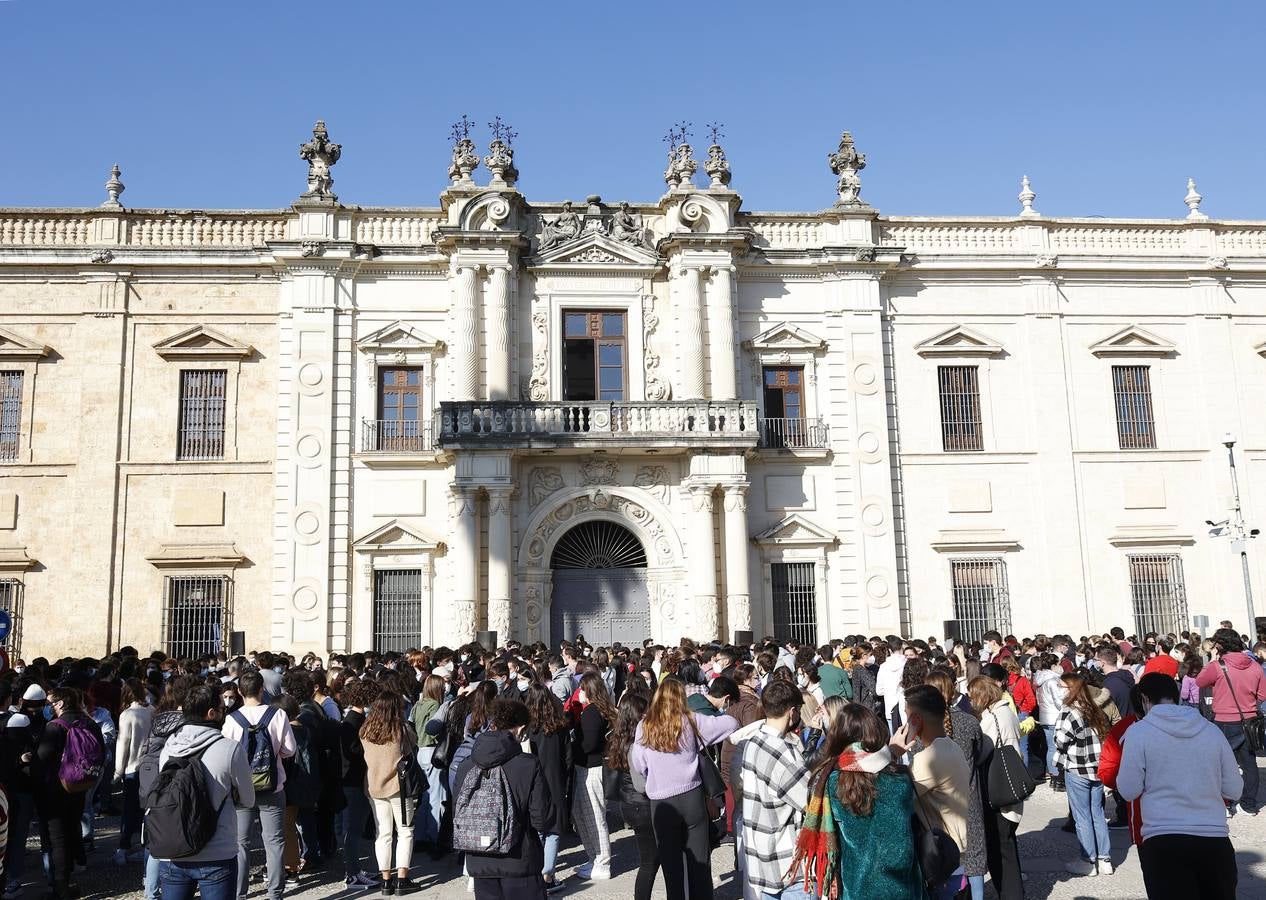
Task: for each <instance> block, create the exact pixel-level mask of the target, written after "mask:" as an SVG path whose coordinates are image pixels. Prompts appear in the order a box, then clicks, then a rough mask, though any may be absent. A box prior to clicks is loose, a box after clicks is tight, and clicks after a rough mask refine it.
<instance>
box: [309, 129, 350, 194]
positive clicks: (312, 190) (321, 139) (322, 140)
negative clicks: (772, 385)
mask: <svg viewBox="0 0 1266 900" xmlns="http://www.w3.org/2000/svg"><path fill="white" fill-rule="evenodd" d="M342 155H343V146H342V144H336V143H334V142H333V141H331V140H330V133H329V132H328V131H326V129H325V121H324V120H322V119H318V120H317V123H316V124H315V125H313V126H312V140H310V141H306V142H304V143H302V144H300V145H299V158H300V159H304V160H307V162H308V189H307V190H306V191H304V192H303V193H302V194H301V195H300V196H301V197H303V198H305V199H318V200H337V199H338V197H337V196H335V194H334V178H333V176H331V175H330V167H331V166H333V165H334V164H335V163H336V162H338V160H339V157H340V156H342Z"/></svg>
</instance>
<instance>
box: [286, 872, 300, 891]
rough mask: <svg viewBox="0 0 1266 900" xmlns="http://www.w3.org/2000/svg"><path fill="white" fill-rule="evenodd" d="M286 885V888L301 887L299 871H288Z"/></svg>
mask: <svg viewBox="0 0 1266 900" xmlns="http://www.w3.org/2000/svg"><path fill="white" fill-rule="evenodd" d="M285 886H286V888H287V889H288V890H293V889H295V888H298V887H299V873H298V872H287V873H286V885H285Z"/></svg>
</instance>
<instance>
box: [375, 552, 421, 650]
mask: <svg viewBox="0 0 1266 900" xmlns="http://www.w3.org/2000/svg"><path fill="white" fill-rule="evenodd" d="M421 644H422V570H421V569H382V570H380V571H375V572H374V649H375V650H377V651H378V652H379V653H383V652H386V651H388V650H396V651H404V650H414V649H417V648H418V647H419V646H421Z"/></svg>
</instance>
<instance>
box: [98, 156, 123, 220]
mask: <svg viewBox="0 0 1266 900" xmlns="http://www.w3.org/2000/svg"><path fill="white" fill-rule="evenodd" d="M121 174H123V173H122V172H121V171H120V170H119V166H118V164H117V163H116V164H115V166H114V168H112V169H111V170H110V180H109V181H107V182H106V183H105V189H106V200H105V202H104V203H102V204H101V206H102V207H104V208H106V209H122V208H123V204H122V203H120V202H119V195H120V194H122V193H123V192H124V191H125V190H127V188H126V187H125V186H124V185H123V182H122V181H120V180H119V176H120V175H121Z"/></svg>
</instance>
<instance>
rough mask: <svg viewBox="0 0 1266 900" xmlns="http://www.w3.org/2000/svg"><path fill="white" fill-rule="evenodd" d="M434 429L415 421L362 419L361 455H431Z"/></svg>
mask: <svg viewBox="0 0 1266 900" xmlns="http://www.w3.org/2000/svg"><path fill="white" fill-rule="evenodd" d="M434 450H435V429H434V428H433V427H432V423H431V422H428V421H421V422H420V421H417V420H416V419H377V420H374V419H363V420H361V423H360V452H361V453H431V452H433V451H434Z"/></svg>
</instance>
